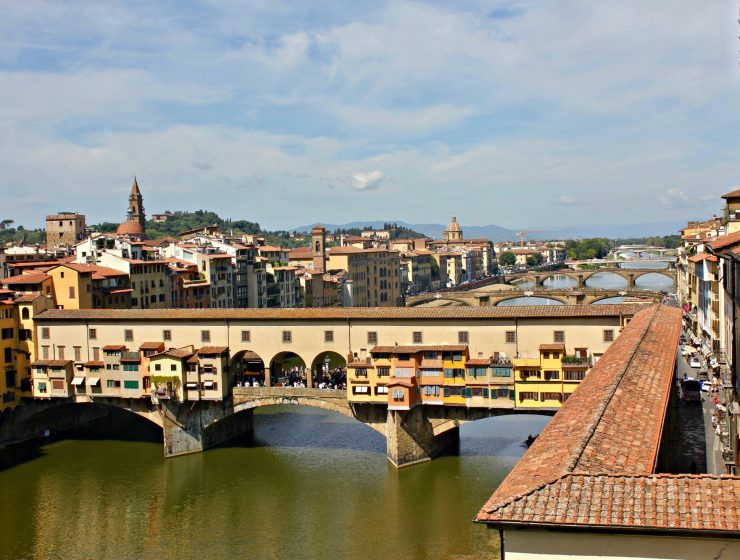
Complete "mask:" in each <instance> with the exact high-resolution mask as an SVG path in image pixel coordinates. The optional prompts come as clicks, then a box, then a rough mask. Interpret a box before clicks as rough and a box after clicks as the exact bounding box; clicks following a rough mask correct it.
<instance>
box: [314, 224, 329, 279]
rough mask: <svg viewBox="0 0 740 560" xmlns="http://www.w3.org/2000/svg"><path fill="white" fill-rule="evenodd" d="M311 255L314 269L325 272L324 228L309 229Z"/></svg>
mask: <svg viewBox="0 0 740 560" xmlns="http://www.w3.org/2000/svg"><path fill="white" fill-rule="evenodd" d="M311 255H312V256H313V267H314V269H316V270H319V271H321V272H326V228H325V227H323V226H314V227H312V228H311Z"/></svg>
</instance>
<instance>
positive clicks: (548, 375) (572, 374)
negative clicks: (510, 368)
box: [519, 369, 586, 381]
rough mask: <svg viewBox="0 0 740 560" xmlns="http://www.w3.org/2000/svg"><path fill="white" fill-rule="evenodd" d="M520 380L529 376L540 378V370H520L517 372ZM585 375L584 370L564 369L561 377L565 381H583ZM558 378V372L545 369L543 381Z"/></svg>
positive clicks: (525, 379)
mask: <svg viewBox="0 0 740 560" xmlns="http://www.w3.org/2000/svg"><path fill="white" fill-rule="evenodd" d="M519 375H520V377H521V379H522V381H527V380H528V379H529V378H531V377H534V378H535V379H542V372H540V371H539V370H536V369H535V370H522V371H521V372H519ZM585 377H586V372H585V371H583V370H574V371H564V372H563V379H564V380H565V381H583V379H584V378H585ZM559 379H560V372H558V371H550V370H546V371H545V375H544V380H545V381H558V380H559Z"/></svg>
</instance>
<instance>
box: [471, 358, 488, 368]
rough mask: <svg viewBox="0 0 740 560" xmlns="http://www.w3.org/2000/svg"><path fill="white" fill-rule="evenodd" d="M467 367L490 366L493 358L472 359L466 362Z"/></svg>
mask: <svg viewBox="0 0 740 560" xmlns="http://www.w3.org/2000/svg"><path fill="white" fill-rule="evenodd" d="M465 365H466V366H490V365H491V358H470V359H469V360H468V361H467V362H465Z"/></svg>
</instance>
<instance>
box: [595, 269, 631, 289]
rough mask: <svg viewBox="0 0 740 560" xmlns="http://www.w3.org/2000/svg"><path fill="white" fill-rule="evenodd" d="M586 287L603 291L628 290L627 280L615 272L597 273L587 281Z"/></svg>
mask: <svg viewBox="0 0 740 560" xmlns="http://www.w3.org/2000/svg"><path fill="white" fill-rule="evenodd" d="M586 286H587V287H588V288H597V289H601V290H623V289H625V290H626V289H627V280H626V279H625V278H622V277H621V276H620V275H619V274H615V273H614V272H597V273H596V274H592V275H591V276H589V277H588V278H587V279H586Z"/></svg>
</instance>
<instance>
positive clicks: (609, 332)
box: [604, 329, 614, 342]
mask: <svg viewBox="0 0 740 560" xmlns="http://www.w3.org/2000/svg"><path fill="white" fill-rule="evenodd" d="M613 341H614V329H604V342H613Z"/></svg>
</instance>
